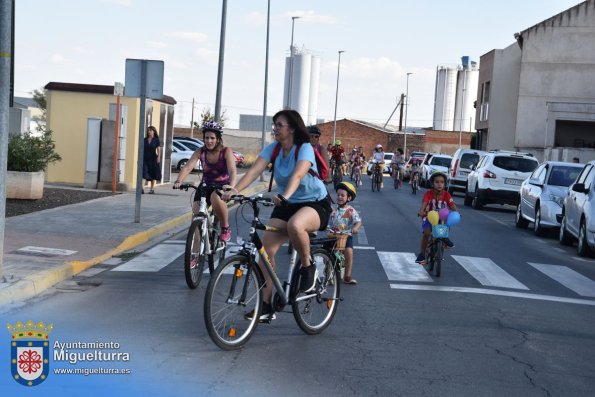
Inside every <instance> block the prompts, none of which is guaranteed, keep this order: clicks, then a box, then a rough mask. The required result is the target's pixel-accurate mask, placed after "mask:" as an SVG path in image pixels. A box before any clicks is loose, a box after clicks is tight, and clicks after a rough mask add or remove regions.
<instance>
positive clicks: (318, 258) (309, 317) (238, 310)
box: [204, 195, 341, 350]
mask: <svg viewBox="0 0 595 397" xmlns="http://www.w3.org/2000/svg"><path fill="white" fill-rule="evenodd" d="M231 200H234V201H235V202H239V203H240V204H242V205H243V204H250V207H251V209H252V212H253V217H252V220H251V222H250V223H251V227H250V237H249V240H248V241H244V242H243V244H242V247H241V250H240V251H239V253H238V254H237V255H234V256H232V257H230V258H227V259H226V260H225V262H223V264H221V265H220V266H219V267H218V268H217V269H216V270H215V273H213V275H212V276H211V279H210V280H209V285H208V287H207V292H206V295H205V301H204V320H205V324H206V327H207V331H208V333H209V336H210V337H211V339H212V340H213V342H214V343H215V344H216V345H217V346H218V347H220V348H221V349H223V350H235V349H239V348H241V347H242V346H244V345H245V344H246V343H247V342H248V340H249V339H250V338H251V337H252V335H253V334H254V331H255V330H256V326H257V325H258V323H260V322H268V323H270V321H271V318H272V316H273V314H274V312H280V311H282V310H283V309H284V307H285V306H286V305H288V304H290V305H291V307H292V312H293V316H294V318H295V320H296V322H297V324H298V326H299V327H300V328H301V329H302V331H304V332H305V333H306V334H309V335H314V334H319V333H321V332H322V331H324V329H326V328H327V327H328V326H329V325H330V323H331V321H332V319H333V317H334V316H335V313H336V311H337V306H338V302H339V300H341V298H340V283H339V269H338V268H337V267H336V264H335V261H333V259H332V257H331V255H330V253H329V251H328V250H327V249H325V248H323V245H324V244H326V243H329V242H331V241H333V239H329V238H326V239H324V238H322V239H314V240H312V241H311V242H310V245H311V247H312V249H311V253H310V255H311V258H310V260H311V263H312V266H316V268H317V270H318V277H317V280H316V286H315V288H314V290H313V291H311V292H307V293H304V292H300V291H299V290H298V287H299V284H300V281H301V277H300V272H299V269H300V266H299V265H300V261H299V259H298V257H297V252H296V251H295V250H294V251H293V252H292V255H291V259H290V263H289V269H288V273H287V280H286V281H284V282H283V283H282V282H281V280H280V279H279V277H278V276H277V274H276V273H275V270H274V269H273V267H272V265H271V262H270V259H269V255H268V254H267V253H266V251H265V250H264V247H263V245H262V242H261V240H260V237H259V235H258V233H257V230H267V231H274V232H282V230H280V229H277V228H275V227H272V226H268V225H265V224H263V223H262V222H261V221H260V218H259V213H260V207H259V205H264V206H273V205H274V204H273V203H272V202H271V199H270V198H263V197H261V196H255V197H246V196H243V195H235V196H232V197H231ZM257 254H259V255H260V258H261V259H262V262H263V268H264V270H263V269H262V268H261V266H259V264H258V260H257ZM263 271H266V273H267V274H268V275H269V276H270V278H271V280H272V283H273V286H274V290H275V294H274V295H273V299H272V301H271V307H272V309H273V311H272V313H271V314H270V315H269V318H268V320H260V316H261V311H262V306H263V291H262V289H263V287H264V283H265V280H264V273H263Z"/></svg>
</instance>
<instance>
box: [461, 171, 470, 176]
mask: <svg viewBox="0 0 595 397" xmlns="http://www.w3.org/2000/svg"><path fill="white" fill-rule="evenodd" d="M459 175H460V176H467V175H469V172H467V171H459Z"/></svg>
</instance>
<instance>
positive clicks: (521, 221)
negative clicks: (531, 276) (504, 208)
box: [515, 161, 584, 236]
mask: <svg viewBox="0 0 595 397" xmlns="http://www.w3.org/2000/svg"><path fill="white" fill-rule="evenodd" d="M583 167H584V164H575V163H565V162H560V161H546V162H545V163H543V164H541V165H540V166H539V167H537V169H536V170H535V171H533V173H532V174H531V176H530V177H529V178H528V179H526V180H525V181H524V182H523V184H522V185H521V190H520V192H519V205H518V206H517V211H516V218H515V223H516V226H517V227H519V228H522V229H524V228H526V227H527V226H529V222H533V230H534V232H535V234H536V235H538V236H543V235H545V234H546V232H547V230H548V229H551V228H557V227H559V226H560V223H559V222H558V220H557V219H556V216H558V215H560V214H561V213H562V205H563V203H564V198H565V197H566V195H567V194H568V186H570V185H571V184H572V183H573V182H574V181H575V180H576V178H577V177H578V175H579V174H580V172H581V170H582V169H583Z"/></svg>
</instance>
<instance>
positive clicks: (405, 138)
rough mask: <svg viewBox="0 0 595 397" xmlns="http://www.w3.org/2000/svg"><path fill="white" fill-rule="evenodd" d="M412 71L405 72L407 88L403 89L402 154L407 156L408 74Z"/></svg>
mask: <svg viewBox="0 0 595 397" xmlns="http://www.w3.org/2000/svg"><path fill="white" fill-rule="evenodd" d="M412 74H413V73H411V72H409V73H407V88H406V89H405V127H404V128H403V137H404V138H403V154H404V156H405V158H407V110H409V76H410V75H412Z"/></svg>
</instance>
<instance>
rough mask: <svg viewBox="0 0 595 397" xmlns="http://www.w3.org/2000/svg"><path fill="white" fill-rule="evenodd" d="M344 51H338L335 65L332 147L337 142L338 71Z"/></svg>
mask: <svg viewBox="0 0 595 397" xmlns="http://www.w3.org/2000/svg"><path fill="white" fill-rule="evenodd" d="M344 52H345V51H343V50H339V63H338V64H337V92H336V93H335V118H334V121H333V145H334V144H335V141H336V140H337V102H338V101H339V71H340V70H341V54H342V53H344Z"/></svg>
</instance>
